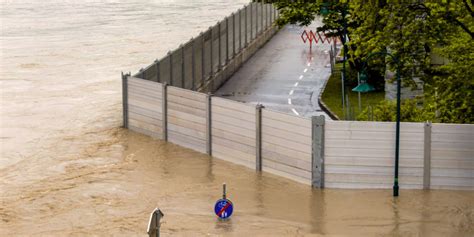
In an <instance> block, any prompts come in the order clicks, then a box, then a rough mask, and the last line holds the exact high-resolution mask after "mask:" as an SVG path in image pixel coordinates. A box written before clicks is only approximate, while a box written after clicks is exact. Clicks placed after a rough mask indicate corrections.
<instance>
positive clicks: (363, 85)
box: [352, 52, 402, 197]
mask: <svg viewBox="0 0 474 237" xmlns="http://www.w3.org/2000/svg"><path fill="white" fill-rule="evenodd" d="M381 55H383V56H387V55H388V56H390V57H391V58H392V60H393V61H394V62H395V63H396V64H397V73H396V74H397V122H396V131H395V177H394V181H393V196H394V197H398V190H399V187H398V161H399V156H400V90H401V84H402V83H401V80H400V61H399V60H398V58H396V57H395V56H393V55H392V54H390V53H387V52H375V53H370V54H369V55H368V56H367V59H366V61H365V63H364V66H363V67H362V72H361V73H360V81H361V83H360V84H359V85H358V86H357V87H355V88H354V89H352V91H355V92H369V91H373V90H374V87H372V86H371V85H369V84H368V83H367V72H366V68H367V64H368V62H369V59H370V58H371V57H373V56H381Z"/></svg>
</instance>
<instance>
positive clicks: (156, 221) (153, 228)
mask: <svg viewBox="0 0 474 237" xmlns="http://www.w3.org/2000/svg"><path fill="white" fill-rule="evenodd" d="M163 216H165V215H164V214H163V212H161V210H160V209H159V208H155V210H153V212H152V213H151V215H150V220H149V222H148V228H147V233H148V236H149V237H153V236H155V237H160V220H161V218H163Z"/></svg>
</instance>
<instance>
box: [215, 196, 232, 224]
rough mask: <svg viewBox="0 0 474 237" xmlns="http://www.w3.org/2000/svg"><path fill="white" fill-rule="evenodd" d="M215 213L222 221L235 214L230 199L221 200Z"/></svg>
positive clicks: (216, 206)
mask: <svg viewBox="0 0 474 237" xmlns="http://www.w3.org/2000/svg"><path fill="white" fill-rule="evenodd" d="M214 212H215V213H216V215H217V216H218V217H219V218H221V219H227V218H229V217H230V216H231V215H232V212H234V205H233V204H232V202H231V201H230V200H229V199H219V200H217V202H216V205H215V206H214Z"/></svg>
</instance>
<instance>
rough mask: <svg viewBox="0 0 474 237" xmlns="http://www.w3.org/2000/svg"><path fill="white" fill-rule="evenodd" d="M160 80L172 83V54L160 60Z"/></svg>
mask: <svg viewBox="0 0 474 237" xmlns="http://www.w3.org/2000/svg"><path fill="white" fill-rule="evenodd" d="M160 82H161V83H165V82H166V83H168V84H170V83H171V80H170V56H169V55H168V56H166V57H164V58H163V59H161V60H160Z"/></svg>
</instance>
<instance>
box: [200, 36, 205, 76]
mask: <svg viewBox="0 0 474 237" xmlns="http://www.w3.org/2000/svg"><path fill="white" fill-rule="evenodd" d="M204 42H205V40H204V34H203V33H202V32H201V46H202V47H201V85H204V82H205V81H206V77H205V76H206V73H205V71H206V70H205V69H206V65H205V62H204V58H205V57H204V54H205V52H206V51H205V49H204Z"/></svg>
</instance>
